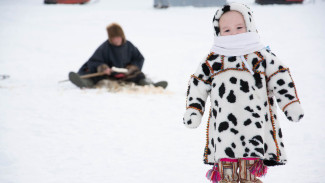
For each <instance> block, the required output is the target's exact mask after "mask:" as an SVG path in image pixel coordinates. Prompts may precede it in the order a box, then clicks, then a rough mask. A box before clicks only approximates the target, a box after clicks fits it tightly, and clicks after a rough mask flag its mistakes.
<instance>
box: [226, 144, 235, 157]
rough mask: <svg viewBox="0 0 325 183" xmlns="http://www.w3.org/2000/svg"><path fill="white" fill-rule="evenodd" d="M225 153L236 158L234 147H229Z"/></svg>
mask: <svg viewBox="0 0 325 183" xmlns="http://www.w3.org/2000/svg"><path fill="white" fill-rule="evenodd" d="M225 153H226V155H227V156H228V157H230V158H234V157H235V153H234V151H232V149H231V148H230V147H227V148H226V149H225Z"/></svg>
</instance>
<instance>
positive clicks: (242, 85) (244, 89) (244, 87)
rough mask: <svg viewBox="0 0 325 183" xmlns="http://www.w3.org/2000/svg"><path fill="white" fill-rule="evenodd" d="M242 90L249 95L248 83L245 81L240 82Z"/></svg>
mask: <svg viewBox="0 0 325 183" xmlns="http://www.w3.org/2000/svg"><path fill="white" fill-rule="evenodd" d="M240 90H241V91H243V92H245V93H248V92H249V86H248V82H247V81H244V80H240Z"/></svg>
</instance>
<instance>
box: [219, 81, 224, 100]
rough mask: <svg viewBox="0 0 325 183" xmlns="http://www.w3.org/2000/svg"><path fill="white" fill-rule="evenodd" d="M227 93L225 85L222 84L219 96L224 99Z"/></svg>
mask: <svg viewBox="0 0 325 183" xmlns="http://www.w3.org/2000/svg"><path fill="white" fill-rule="evenodd" d="M225 92H226V88H225V84H224V83H222V84H221V86H220V87H219V96H220V98H222V97H223V95H224V94H225Z"/></svg>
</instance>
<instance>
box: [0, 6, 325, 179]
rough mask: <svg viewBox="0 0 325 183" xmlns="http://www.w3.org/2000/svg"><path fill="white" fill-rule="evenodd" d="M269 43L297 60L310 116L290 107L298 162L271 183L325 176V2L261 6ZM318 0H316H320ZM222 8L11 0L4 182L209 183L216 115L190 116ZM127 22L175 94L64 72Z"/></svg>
mask: <svg viewBox="0 0 325 183" xmlns="http://www.w3.org/2000/svg"><path fill="white" fill-rule="evenodd" d="M245 2H248V4H249V5H250V6H251V8H252V9H253V10H254V13H255V19H256V24H257V27H258V30H259V33H260V35H261V38H262V40H263V42H264V43H265V44H267V45H269V46H270V47H271V49H272V50H273V51H274V52H275V53H276V54H277V55H278V57H280V58H281V59H282V60H283V61H284V62H285V63H286V64H287V65H288V66H289V67H290V69H291V73H292V74H293V78H294V80H295V82H296V85H297V87H298V94H299V97H300V99H301V102H302V104H303V106H304V109H305V113H306V114H305V118H304V119H303V121H302V122H301V123H291V122H289V121H287V120H286V118H285V117H284V115H283V114H282V115H280V119H281V126H282V128H283V133H284V138H285V143H286V148H287V155H288V164H287V165H286V166H280V167H274V168H270V169H269V173H268V175H267V176H266V177H265V178H263V179H262V180H263V181H264V182H266V183H275V182H276V183H278V182H280V183H282V182H285V183H291V182H294V183H306V182H308V183H316V182H317V183H321V182H325V168H324V165H325V142H324V141H325V134H324V131H325V123H324V111H325V105H324V103H325V97H324V95H325V72H324V69H325V60H324V57H323V56H322V55H323V54H324V50H325V34H324V33H325V2H324V1H321V0H318V1H315V3H306V4H304V5H292V6H287V5H269V6H260V5H256V4H253V3H252V0H250V1H245ZM310 2H312V1H310ZM215 11H216V8H215V7H214V8H193V7H177V8H169V9H166V10H155V9H153V8H152V1H151V0H137V1H132V0H129V1H127V0H119V1H114V0H96V3H90V4H88V5H82V6H81V5H44V4H43V3H42V1H41V0H38V1H36V0H1V1H0V17H1V18H0V74H9V75H10V76H11V77H10V78H9V79H6V80H0V182H1V183H104V182H105V183H106V182H114V183H126V182H137V183H149V182H150V183H151V182H155V183H171V182H172V183H176V182H177V183H179V182H181V183H183V182H187V183H202V182H208V181H207V180H206V179H205V173H206V171H207V170H208V169H209V168H210V166H207V165H204V164H203V162H202V155H203V149H204V145H205V128H206V119H207V116H206V114H205V116H204V121H203V122H202V124H201V126H200V127H199V128H198V129H196V130H189V129H187V128H186V127H184V126H183V124H182V115H183V113H184V111H185V92H186V88H187V81H188V79H189V76H190V75H191V74H192V73H193V72H194V71H195V70H196V67H197V66H198V63H199V62H200V61H201V60H202V59H203V58H204V57H206V55H207V54H208V52H209V48H210V46H211V44H212V40H213V32H212V25H211V20H212V16H213V14H214V12H215ZM111 22H118V23H120V24H121V25H122V26H123V28H124V29H125V33H126V36H127V38H128V39H129V40H130V41H132V42H133V43H134V44H135V45H136V46H137V47H138V48H139V49H140V51H141V52H142V53H143V55H144V56H145V58H146V61H145V65H144V68H143V70H144V72H145V73H146V74H147V75H148V76H149V77H150V78H151V79H153V80H155V81H157V80H163V79H164V80H168V81H169V83H170V85H169V87H168V91H169V92H170V93H168V94H163V95H157V94H125V93H108V92H106V91H105V90H95V89H87V90H80V89H78V88H76V87H75V86H73V85H72V84H71V83H68V82H67V83H61V84H59V83H58V81H59V80H63V79H66V78H67V74H68V72H69V71H72V70H74V71H76V70H77V69H78V68H79V67H80V66H81V64H83V63H84V62H85V61H86V60H87V59H88V58H89V57H90V56H91V54H92V53H93V51H94V50H95V49H96V48H97V46H99V44H101V43H102V42H103V41H104V40H105V39H106V38H107V35H106V32H105V27H106V25H107V24H109V23H111Z"/></svg>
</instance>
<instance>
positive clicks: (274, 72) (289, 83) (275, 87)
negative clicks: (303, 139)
mask: <svg viewBox="0 0 325 183" xmlns="http://www.w3.org/2000/svg"><path fill="white" fill-rule="evenodd" d="M266 64H267V65H266V77H267V86H268V91H269V92H271V93H273V94H274V96H275V97H276V100H277V103H278V105H279V107H280V108H281V109H282V111H283V112H284V114H285V115H286V117H287V118H288V120H290V121H295V122H298V121H299V120H300V119H301V118H303V116H304V111H303V109H302V107H301V104H300V101H299V98H298V95H297V91H296V85H295V83H294V82H293V80H292V77H291V74H290V71H289V68H287V67H286V66H285V65H284V64H283V63H282V62H281V61H280V60H279V59H278V58H277V57H276V56H275V55H274V54H273V53H270V54H268V56H267V58H266Z"/></svg>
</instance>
